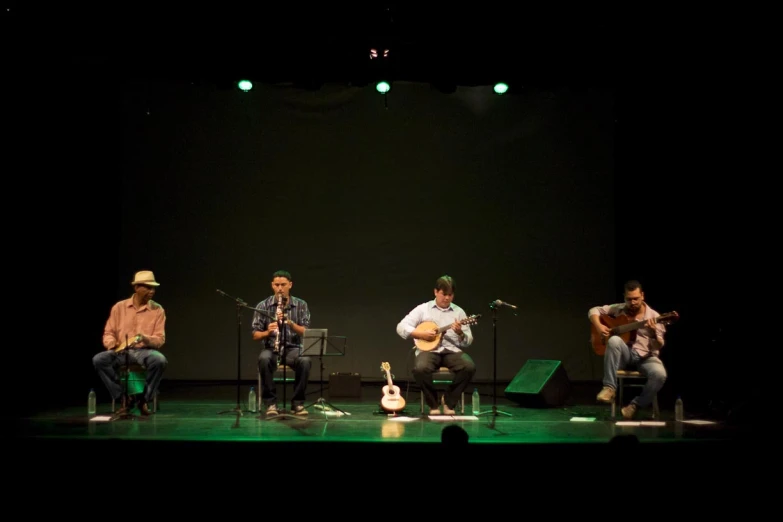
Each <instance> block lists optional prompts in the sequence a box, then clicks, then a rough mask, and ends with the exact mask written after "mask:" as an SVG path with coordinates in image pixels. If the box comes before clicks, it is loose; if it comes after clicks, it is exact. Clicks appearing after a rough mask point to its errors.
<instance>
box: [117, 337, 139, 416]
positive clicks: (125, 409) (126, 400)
mask: <svg viewBox="0 0 783 522" xmlns="http://www.w3.org/2000/svg"><path fill="white" fill-rule="evenodd" d="M128 350H130V347H129V346H128V336H127V335H126V336H125V371H126V372H127V373H126V375H125V389H124V390H123V392H122V407H121V408H120V413H116V414H115V415H112V418H111V421H112V422H113V421H116V420H136V419H139V418H140V417H139V416H138V415H134V414H132V413H131V412H130V395H129V394H128V381H129V380H130V356H129V355H128Z"/></svg>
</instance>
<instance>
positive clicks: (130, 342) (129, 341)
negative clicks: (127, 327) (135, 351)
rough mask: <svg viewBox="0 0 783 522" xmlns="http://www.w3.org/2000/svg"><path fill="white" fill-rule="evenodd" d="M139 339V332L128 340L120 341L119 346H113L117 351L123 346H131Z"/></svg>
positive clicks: (122, 348) (121, 349)
mask: <svg viewBox="0 0 783 522" xmlns="http://www.w3.org/2000/svg"><path fill="white" fill-rule="evenodd" d="M140 341H141V334H139V335H136V336H134V337H131V338H130V339H129V340H125V341H122V342H121V343H120V345H119V346H117V347H116V348H114V351H115V352H117V353H119V352H121V351H123V350H124V349H125V348H133V347H134V346H136V344H137V343H139V342H140ZM126 342H127V344H126Z"/></svg>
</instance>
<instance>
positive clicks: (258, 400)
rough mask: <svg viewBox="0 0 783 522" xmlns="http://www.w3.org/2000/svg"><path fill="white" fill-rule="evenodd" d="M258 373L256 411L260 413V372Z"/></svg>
mask: <svg viewBox="0 0 783 522" xmlns="http://www.w3.org/2000/svg"><path fill="white" fill-rule="evenodd" d="M257 373H258V388H257V391H256V411H257V412H258V413H261V372H257Z"/></svg>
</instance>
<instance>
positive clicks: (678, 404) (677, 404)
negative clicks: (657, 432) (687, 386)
mask: <svg viewBox="0 0 783 522" xmlns="http://www.w3.org/2000/svg"><path fill="white" fill-rule="evenodd" d="M683 415H684V412H683V404H682V398H680V397H679V396H678V397H677V400H676V401H674V420H676V421H681V420H682V419H683Z"/></svg>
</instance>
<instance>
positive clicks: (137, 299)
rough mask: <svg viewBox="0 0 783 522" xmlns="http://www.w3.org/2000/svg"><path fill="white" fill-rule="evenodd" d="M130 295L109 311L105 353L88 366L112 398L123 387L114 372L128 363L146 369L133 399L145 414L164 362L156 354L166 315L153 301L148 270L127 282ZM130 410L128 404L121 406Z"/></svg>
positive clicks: (152, 280)
mask: <svg viewBox="0 0 783 522" xmlns="http://www.w3.org/2000/svg"><path fill="white" fill-rule="evenodd" d="M131 285H132V286H133V292H134V293H133V295H132V296H131V297H129V298H128V299H123V300H122V301H119V302H117V303H116V304H115V305H114V306H112V308H111V312H110V313H109V319H108V320H107V321H106V326H105V327H104V329H103V347H104V348H105V350H104V351H103V352H101V353H98V354H96V355H95V357H93V359H92V363H93V365H94V366H95V370H96V371H97V372H98V375H99V376H100V377H101V380H102V381H103V384H104V385H105V386H106V389H107V390H108V391H109V394H110V395H111V397H112V399H114V400H115V401H118V400H119V399H120V398H121V397H122V393H123V387H122V384H121V383H120V379H119V375H118V370H119V367H120V366H122V365H124V364H125V357H126V351H127V357H128V362H129V363H130V364H137V365H141V366H144V367H145V368H146V369H147V381H146V385H145V387H144V392H143V393H142V394H140V395H139V396H138V397H137V400H138V408H139V411H140V412H141V414H142V415H149V413H150V410H149V407H148V405H147V404H148V402H150V401H151V400H153V399H154V397H155V395H156V394H157V393H158V386H159V385H160V380H161V378H162V377H163V371H164V370H165V369H166V365H167V364H168V361H167V360H166V356H165V355H163V354H162V353H160V351H159V350H160V349H161V348H162V347H163V344H164V343H165V342H166V312H165V311H164V310H163V307H162V306H161V305H160V303H158V302H156V301H153V300H152V298H153V296H154V295H155V290H156V289H157V287H159V286H160V284H159V283H158V282H157V281H156V280H155V274H153V273H152V272H151V271H149V270H142V271H140V272H136V275H135V276H134V278H133V281H132V282H131ZM125 408H128V409H129V408H130V405H129V404H128V405H125Z"/></svg>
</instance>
